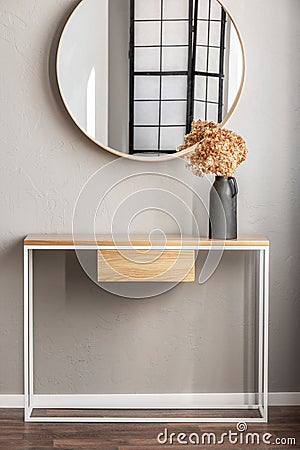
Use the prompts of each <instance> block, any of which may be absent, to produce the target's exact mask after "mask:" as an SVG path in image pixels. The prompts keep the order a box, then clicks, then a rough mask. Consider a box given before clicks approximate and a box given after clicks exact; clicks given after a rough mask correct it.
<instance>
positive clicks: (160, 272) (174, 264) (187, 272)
mask: <svg viewBox="0 0 300 450" xmlns="http://www.w3.org/2000/svg"><path fill="white" fill-rule="evenodd" d="M194 259H195V254H194V251H193V250H98V271H97V273H98V281H107V282H112V281H116V282H124V281H134V282H142V281H143V282H145V281H147V282H162V281H166V282H179V281H184V282H188V281H195V260H194Z"/></svg>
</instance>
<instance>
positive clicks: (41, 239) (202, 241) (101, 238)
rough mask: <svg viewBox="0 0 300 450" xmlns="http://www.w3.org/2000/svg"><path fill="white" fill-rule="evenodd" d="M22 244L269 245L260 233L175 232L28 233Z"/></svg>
mask: <svg viewBox="0 0 300 450" xmlns="http://www.w3.org/2000/svg"><path fill="white" fill-rule="evenodd" d="M24 245H35V246H43V245H46V246H52V245H53V246H73V245H76V247H77V246H90V245H97V246H151V245H153V246H155V245H157V246H158V245H163V246H166V247H168V246H179V247H181V246H182V247H185V246H191V247H193V246H197V247H205V246H210V245H222V246H223V245H224V246H226V247H233V246H234V247H248V246H249V247H251V246H261V247H265V246H268V245H269V240H268V238H266V237H265V236H261V235H240V236H239V237H238V238H237V239H232V240H227V241H223V240H216V239H214V240H212V239H208V238H205V237H198V236H189V235H185V236H179V235H175V234H168V235H166V241H164V240H163V238H162V236H161V235H156V236H155V235H152V236H151V241H150V239H149V236H148V235H141V234H137V235H132V236H130V237H128V236H127V235H121V234H119V235H116V236H111V235H109V234H99V235H96V236H92V235H84V234H82V235H77V236H76V238H75V239H73V236H72V234H29V235H28V236H27V237H26V238H25V239H24Z"/></svg>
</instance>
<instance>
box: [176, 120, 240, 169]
mask: <svg viewBox="0 0 300 450" xmlns="http://www.w3.org/2000/svg"><path fill="white" fill-rule="evenodd" d="M192 146H195V148H194V149H193V150H192V151H191V153H188V154H187V155H186V156H185V159H186V160H187V166H188V167H189V168H190V169H191V170H192V171H193V173H194V174H195V175H197V176H201V175H203V174H205V173H212V174H215V175H221V176H224V177H230V176H232V175H233V174H234V172H235V171H236V169H237V167H238V166H239V164H241V163H242V162H243V161H245V159H246V156H247V148H246V143H245V141H244V139H243V138H242V137H241V136H239V135H238V134H236V133H234V132H233V131H230V130H227V129H225V128H220V126H219V125H218V124H217V123H215V122H208V121H204V120H194V121H193V122H192V129H191V132H190V133H189V134H187V135H186V136H185V137H184V144H183V145H180V146H179V147H178V148H177V151H180V150H185V149H187V148H189V147H192Z"/></svg>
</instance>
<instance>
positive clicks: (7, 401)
mask: <svg viewBox="0 0 300 450" xmlns="http://www.w3.org/2000/svg"><path fill="white" fill-rule="evenodd" d="M0 408H24V395H23V394H8V395H7V394H0Z"/></svg>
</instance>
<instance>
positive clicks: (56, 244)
mask: <svg viewBox="0 0 300 450" xmlns="http://www.w3.org/2000/svg"><path fill="white" fill-rule="evenodd" d="M76 249H79V250H91V251H97V252H98V253H99V252H100V253H99V255H102V256H103V254H105V255H106V256H105V258H106V260H107V259H109V257H110V255H111V253H110V251H111V252H116V251H118V250H124V251H139V250H162V251H163V252H167V253H166V254H165V257H163V265H164V264H165V261H166V260H168V259H170V255H171V256H172V251H174V252H177V253H178V251H184V252H186V253H184V252H183V255H184V258H185V261H187V262H185V263H184V264H183V265H184V267H186V264H190V265H191V267H190V268H189V269H190V270H189V271H188V273H187V277H186V279H181V281H190V282H191V281H193V280H194V278H193V267H192V263H191V260H190V253H189V252H195V251H201V250H224V251H228V250H231V251H255V252H257V253H258V270H257V275H258V293H257V294H258V295H257V298H258V328H257V330H258V355H257V367H258V373H257V386H258V392H257V393H255V394H251V395H250V394H249V396H251V397H252V401H251V402H250V403H249V404H247V405H245V404H241V405H239V406H236V405H235V406H234V407H233V406H232V405H228V406H226V405H225V406H224V405H221V406H218V405H215V406H214V407H213V409H224V410H226V409H228V410H229V409H238V410H246V409H251V410H253V409H255V410H257V412H258V417H248V418H247V417H243V416H241V417H238V418H237V417H234V418H233V417H187V415H186V414H185V415H184V417H180V414H178V415H179V417H177V416H174V415H170V416H169V417H168V416H166V417H157V416H156V417H152V418H149V417H147V418H145V417H132V416H131V417H124V416H123V417H122V415H120V416H118V417H107V416H105V417H94V416H93V417H87V416H84V415H82V416H81V417H75V416H73V415H71V414H70V415H69V416H67V417H61V416H59V417H52V416H51V415H48V416H36V415H33V412H34V409H37V408H41V409H43V408H44V409H46V408H47V409H49V408H51V407H53V405H52V406H51V405H50V404H48V405H43V406H41V405H40V404H39V402H37V396H36V394H34V381H33V379H34V352H33V345H34V335H33V325H34V321H33V276H34V271H33V254H34V251H35V250H73V251H74V250H76ZM101 252H102V253H101ZM105 252H106V253H105ZM170 252H171V253H170ZM179 258H180V257H179ZM113 259H114V258H113ZM171 259H172V258H171ZM101 267H102V266H101V265H99V266H98V268H99V272H101ZM181 268H182V267H181V266H180V268H179V272H176V271H175V272H172V271H171V272H170V273H171V275H170V276H171V279H172V280H173V279H176V277H177V276H179V275H180V270H181ZM156 270H157V269H156ZM125 272H126V271H125ZM178 273H179V275H178ZM100 276H101V273H100ZM108 276H110V275H108ZM124 276H127V277H128V273H127V274H126V273H125V275H124ZM139 276H140V274H138V275H136V277H137V278H138V277H139ZM156 276H158V279H157V281H161V279H160V278H159V273H157V272H155V275H154V277H156ZM170 276H169V278H168V279H167V281H170ZM137 278H136V279H137ZM110 281H111V280H110ZM118 281H120V280H117V281H116V282H118ZM121 281H124V280H121ZM137 281H145V280H144V279H139V280H138V279H137ZM147 281H149V280H147ZM150 281H151V280H150ZM154 281H155V280H154ZM268 317H269V241H268V239H267V238H265V237H263V236H240V237H239V238H238V239H234V240H228V241H218V240H210V239H206V238H199V237H193V236H184V237H179V236H176V235H168V236H166V241H165V242H164V245H163V246H162V244H161V243H156V242H155V240H154V241H153V239H151V242H150V241H149V239H148V237H146V236H138V235H137V236H133V237H131V241H130V242H129V241H128V238H126V237H124V236H117V237H116V236H114V238H112V237H111V236H108V235H100V236H96V237H94V236H84V235H82V236H76V240H75V242H74V240H73V237H72V235H47V234H46V235H29V236H27V237H26V238H25V240H24V394H25V421H31V422H267V420H268ZM191 396H192V394H191ZM98 397H100V398H101V395H100V396H98ZM104 397H105V396H103V398H104ZM69 408H70V409H82V407H80V406H79V407H78V408H77V407H76V405H70V406H69ZM95 408H97V409H122V405H115V404H114V405H108V404H107V403H104V402H101V401H100V402H99V403H98V404H97V405H95V402H91V404H90V405H85V406H84V409H95ZM123 408H124V407H123ZM130 408H132V409H147V408H148V406H143V405H141V406H136V405H133V406H131V407H128V408H126V409H130ZM209 408H212V406H207V405H203V407H202V405H201V408H199V409H209ZM64 409H65V408H64ZM124 409H125V408H124ZM152 409H154V408H153V407H152ZM157 409H158V408H157ZM160 409H161V408H160ZM164 409H169V410H171V409H178V410H180V409H196V408H195V407H194V406H192V405H190V406H188V407H187V406H186V405H185V406H182V407H178V406H176V407H174V406H173V407H172V405H171V406H167V407H166V408H164Z"/></svg>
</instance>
